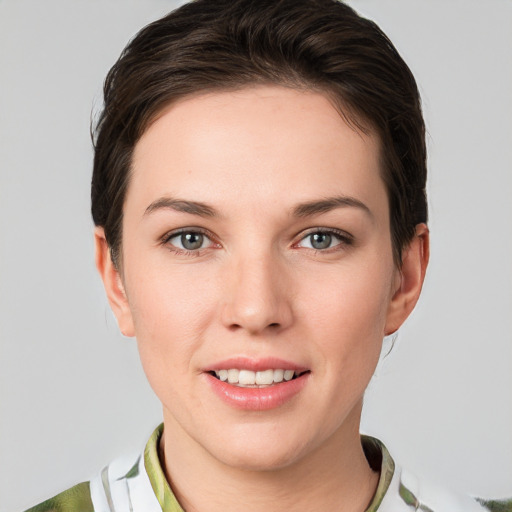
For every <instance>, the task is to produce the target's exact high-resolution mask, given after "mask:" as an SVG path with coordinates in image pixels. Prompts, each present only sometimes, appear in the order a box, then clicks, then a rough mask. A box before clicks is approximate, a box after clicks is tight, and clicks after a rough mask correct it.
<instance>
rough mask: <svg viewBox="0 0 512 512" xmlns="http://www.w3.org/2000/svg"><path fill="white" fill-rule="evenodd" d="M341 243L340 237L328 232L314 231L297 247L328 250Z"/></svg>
mask: <svg viewBox="0 0 512 512" xmlns="http://www.w3.org/2000/svg"><path fill="white" fill-rule="evenodd" d="M342 242H343V239H342V237H341V236H340V235H337V234H336V233H333V232H330V231H315V232H313V233H309V234H308V235H306V236H305V237H304V238H303V239H302V240H301V241H300V242H299V244H298V245H299V246H300V247H306V248H308V249H315V250H322V249H330V248H331V247H335V246H336V245H339V244H341V243H342Z"/></svg>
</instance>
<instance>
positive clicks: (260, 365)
mask: <svg viewBox="0 0 512 512" xmlns="http://www.w3.org/2000/svg"><path fill="white" fill-rule="evenodd" d="M232 368H236V369H238V370H252V371H253V372H261V371H264V370H270V369H273V370H294V371H296V372H305V371H307V370H308V368H307V367H305V366H303V365H301V364H298V363H294V362H292V361H286V360H284V359H279V358H274V357H266V358H261V359H252V358H248V357H243V356H242V357H230V358H229V359H223V360H222V361H218V362H216V363H213V364H209V365H208V366H207V367H205V368H204V370H203V371H205V372H212V371H215V370H230V369H232Z"/></svg>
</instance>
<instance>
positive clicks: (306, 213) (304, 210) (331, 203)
mask: <svg viewBox="0 0 512 512" xmlns="http://www.w3.org/2000/svg"><path fill="white" fill-rule="evenodd" d="M346 207H350V208H358V209H360V210H363V211H364V212H365V213H367V214H368V215H369V216H370V217H373V214H372V212H371V211H370V208H368V206H366V205H365V204H364V203H363V202H361V201H359V199H356V198H355V197H349V196H335V197H327V198H325V199H321V200H319V201H309V202H307V203H301V204H299V205H297V206H295V207H294V208H293V210H292V215H293V216H295V217H311V216H313V215H319V214H321V213H327V212H330V211H331V210H334V209H336V208H346Z"/></svg>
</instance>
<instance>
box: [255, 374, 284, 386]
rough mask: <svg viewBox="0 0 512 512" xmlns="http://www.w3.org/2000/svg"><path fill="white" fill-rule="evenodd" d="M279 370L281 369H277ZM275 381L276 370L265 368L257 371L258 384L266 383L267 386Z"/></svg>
mask: <svg viewBox="0 0 512 512" xmlns="http://www.w3.org/2000/svg"><path fill="white" fill-rule="evenodd" d="M277 371H279V370H277ZM272 382H274V370H265V371H264V372H256V384H260V385H261V384H266V385H267V386H268V385H270V384H272Z"/></svg>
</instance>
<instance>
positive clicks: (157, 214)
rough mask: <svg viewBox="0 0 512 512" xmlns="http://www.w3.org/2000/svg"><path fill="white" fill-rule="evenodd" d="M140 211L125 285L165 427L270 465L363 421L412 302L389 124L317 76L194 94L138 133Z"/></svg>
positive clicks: (198, 444) (222, 457)
mask: <svg viewBox="0 0 512 512" xmlns="http://www.w3.org/2000/svg"><path fill="white" fill-rule="evenodd" d="M123 222H124V224H123V251H122V253H123V256H122V257H123V259H122V272H121V278H120V280H119V283H118V284H119V288H120V289H121V293H120V295H119V296H118V298H117V299H112V298H111V301H112V302H113V303H114V304H113V308H114V311H115V313H116V315H117V317H118V321H119V325H120V327H121V330H122V331H123V332H124V333H125V334H127V335H136V337H137V340H138V345H139V350H140V356H141V360H142V364H143V367H144V369H145V371H146V374H147V376H148V379H149V382H150V384H151V386H152V387H153V389H154V391H155V393H156V394H157V395H158V397H159V399H160V400H161V402H162V404H163V408H164V419H165V432H166V436H167V437H166V439H168V438H171V439H173V440H174V441H173V442H180V443H185V444H187V445H188V446H191V447H193V449H195V450H197V452H198V453H204V454H208V456H213V457H214V458H216V459H217V460H219V461H221V462H224V463H226V464H229V465H231V466H235V467H243V468H253V469H258V468H259V469H262V468H263V469H264V468H267V469H268V468H277V467H284V466H286V465H289V464H293V463H294V462H296V461H298V460H300V459H301V458H304V457H307V456H309V455H311V454H312V453H314V452H315V451H317V450H320V449H322V448H325V447H326V446H328V445H329V443H333V442H334V441H335V440H336V439H342V438H344V437H347V435H348V433H349V432H350V433H354V432H357V431H358V427H359V418H360V409H361V403H362V396H363V393H364V390H365V388H366V386H367V384H368V382H369V380H370V378H371V376H372V374H373V371H374V369H375V366H376V363H377V361H378V358H379V354H380V349H381V343H382V338H383V336H384V335H385V334H387V333H389V332H391V331H393V330H395V329H396V328H397V325H398V324H400V323H401V322H402V321H403V319H404V318H405V316H406V315H405V313H401V312H398V313H397V309H399V308H397V302H398V300H397V297H398V296H399V294H400V286H401V284H400V279H401V275H400V272H398V271H397V269H396V268H395V266H394V263H393V256H392V247H391V236H390V228H389V212H388V200H387V194H386V190H385V187H384V184H383V182H382V180H381V178H380V169H379V141H378V140H377V139H376V138H375V137H374V136H372V135H364V134H361V133H360V132H357V131H355V130H354V129H353V128H351V127H349V126H348V125H347V124H346V122H345V121H344V120H343V119H342V117H341V116H340V115H339V113H338V112H337V111H336V110H335V108H334V107H333V106H332V104H331V103H330V102H329V101H328V100H327V99H326V98H325V97H324V96H323V95H321V94H317V93H312V92H299V91H295V90H291V89H285V88H280V87H255V88H247V89H242V90H239V91H235V92H216V93H209V94H204V95H199V96H195V97H190V98H186V99H184V100H181V101H180V102H178V103H176V104H174V105H173V106H172V107H170V108H169V109H168V110H167V111H165V112H163V113H162V115H161V116H160V117H159V118H158V119H157V120H156V121H155V122H154V123H153V124H152V125H151V126H150V127H149V128H148V130H147V131H146V132H145V134H144V135H143V136H142V138H141V139H140V141H139V142H138V144H137V145H136V148H135V152H134V160H133V175H132V179H131V183H130V186H129V190H128V193H127V197H126V200H125V205H124V219H123ZM116 301H117V302H116ZM400 311H401V310H400ZM404 315H405V316H404Z"/></svg>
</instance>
